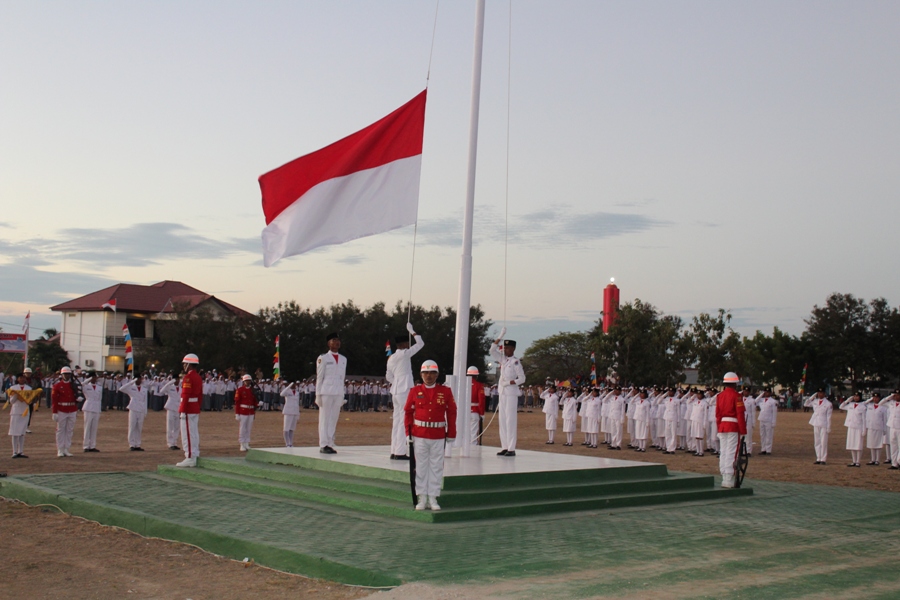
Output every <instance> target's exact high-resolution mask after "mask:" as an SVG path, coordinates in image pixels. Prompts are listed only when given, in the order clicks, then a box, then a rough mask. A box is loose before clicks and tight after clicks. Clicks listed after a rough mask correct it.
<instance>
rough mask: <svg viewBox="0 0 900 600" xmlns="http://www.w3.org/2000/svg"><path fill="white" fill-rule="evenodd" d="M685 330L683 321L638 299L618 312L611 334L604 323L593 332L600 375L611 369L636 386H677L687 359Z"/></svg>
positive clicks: (598, 324) (620, 377) (600, 323)
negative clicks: (605, 328) (683, 333)
mask: <svg viewBox="0 0 900 600" xmlns="http://www.w3.org/2000/svg"><path fill="white" fill-rule="evenodd" d="M682 328H683V323H682V321H681V318H680V317H677V316H672V315H663V314H661V313H660V312H659V311H658V310H657V309H656V308H655V307H654V306H653V305H652V304H649V303H645V302H642V301H641V300H640V299H639V298H636V299H635V300H634V302H629V303H627V304H625V305H624V306H622V307H621V308H620V309H619V314H618V316H617V317H616V321H615V324H614V325H613V326H612V327H610V329H609V332H608V333H606V334H604V333H603V323H602V321H597V324H596V326H595V327H594V329H593V330H592V331H591V334H590V335H591V337H592V339H593V340H594V344H595V346H596V348H597V370H598V373H601V372H602V371H601V369H609V370H612V371H614V372H615V373H616V375H617V376H618V377H619V380H620V381H622V382H625V383H632V384H635V385H654V384H672V383H676V382H677V381H679V380H680V371H681V370H682V369H683V368H684V361H685V358H686V354H685V345H684V340H683V338H682Z"/></svg>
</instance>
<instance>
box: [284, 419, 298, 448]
mask: <svg viewBox="0 0 900 600" xmlns="http://www.w3.org/2000/svg"><path fill="white" fill-rule="evenodd" d="M298 421H300V415H284V428H283V429H284V445H285V446H287V447H288V448H293V447H294V430H295V429H297V422H298Z"/></svg>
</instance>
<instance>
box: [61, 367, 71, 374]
mask: <svg viewBox="0 0 900 600" xmlns="http://www.w3.org/2000/svg"><path fill="white" fill-rule="evenodd" d="M63 373H68V374H69V375H71V374H72V369H70V368H69V367H63V368H62V369H60V370H59V374H60V375H62V374H63Z"/></svg>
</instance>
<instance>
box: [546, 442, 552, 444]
mask: <svg viewBox="0 0 900 600" xmlns="http://www.w3.org/2000/svg"><path fill="white" fill-rule="evenodd" d="M545 443H547V444H552V443H553V442H545Z"/></svg>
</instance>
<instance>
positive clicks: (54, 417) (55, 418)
mask: <svg viewBox="0 0 900 600" xmlns="http://www.w3.org/2000/svg"><path fill="white" fill-rule="evenodd" d="M57 419H58V415H57V414H56V413H53V420H54V421H56V420H57Z"/></svg>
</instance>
